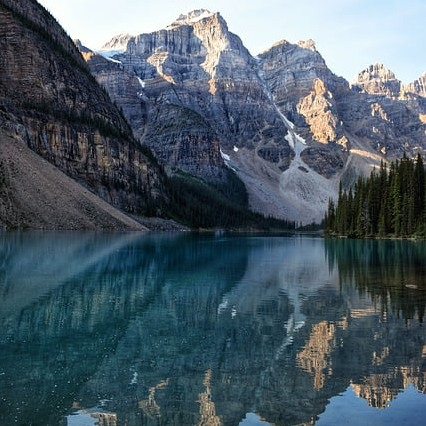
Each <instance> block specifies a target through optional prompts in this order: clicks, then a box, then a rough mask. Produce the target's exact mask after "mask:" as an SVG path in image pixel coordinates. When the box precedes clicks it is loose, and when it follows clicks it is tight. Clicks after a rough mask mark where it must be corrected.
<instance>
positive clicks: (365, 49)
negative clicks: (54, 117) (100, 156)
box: [40, 0, 426, 83]
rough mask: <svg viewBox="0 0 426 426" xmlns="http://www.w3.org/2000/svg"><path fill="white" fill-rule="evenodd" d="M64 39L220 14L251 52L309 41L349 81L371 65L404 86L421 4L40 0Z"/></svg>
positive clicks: (423, 53)
mask: <svg viewBox="0 0 426 426" xmlns="http://www.w3.org/2000/svg"><path fill="white" fill-rule="evenodd" d="M40 3H41V4H43V5H44V6H45V7H46V8H47V9H48V10H49V11H50V12H51V13H52V15H53V16H55V17H56V19H57V20H58V21H59V23H60V24H61V25H62V26H63V27H64V28H65V30H66V31H67V32H68V34H69V35H70V36H71V37H72V38H79V39H81V40H82V42H83V44H85V45H86V46H88V47H90V48H92V49H96V48H99V47H101V45H102V44H104V43H105V42H107V41H108V40H110V39H111V38H112V37H113V36H114V35H117V34H120V33H130V34H135V35H136V34H141V33H146V32H151V31H155V30H159V29H162V28H164V27H166V26H167V25H169V24H170V23H172V22H173V21H174V20H175V19H176V18H177V17H178V16H179V15H180V14H181V13H186V12H189V11H191V10H194V9H201V8H205V9H208V10H210V11H211V12H220V13H221V15H222V16H223V17H224V18H225V20H226V21H227V23H228V27H229V29H230V31H232V32H233V33H236V34H238V35H239V36H240V37H241V39H242V41H243V43H244V44H245V46H246V47H247V48H248V49H249V50H250V52H251V53H252V54H253V55H256V54H258V53H260V52H261V51H263V50H265V49H267V48H269V47H270V46H272V44H274V43H275V42H276V41H278V40H282V39H285V40H288V41H289V42H291V43H296V42H297V41H299V40H306V39H309V38H311V39H313V40H315V42H316V45H317V50H318V51H319V52H320V53H321V55H322V56H323V57H324V59H325V60H326V62H327V65H328V66H329V68H330V69H331V70H332V71H333V72H334V73H335V74H337V75H341V76H343V77H345V78H346V79H347V80H349V81H352V80H353V78H354V77H355V76H356V75H357V74H358V72H360V71H362V70H363V69H364V68H366V67H367V66H368V65H370V64H373V63H376V62H379V63H383V64H384V65H385V66H387V67H388V68H389V69H390V70H392V71H393V72H394V73H395V74H396V76H397V78H399V79H400V80H402V81H403V82H404V83H409V82H412V81H414V80H415V79H417V78H418V77H420V75H422V74H423V73H425V72H426V30H425V26H426V24H425V22H426V1H425V0H182V1H173V0H160V1H156V0H151V1H147V0H119V1H117V0H40Z"/></svg>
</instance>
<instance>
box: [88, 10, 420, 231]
mask: <svg viewBox="0 0 426 426" xmlns="http://www.w3.org/2000/svg"><path fill="white" fill-rule="evenodd" d="M80 47H81V51H82V52H83V54H85V58H86V60H87V63H88V65H89V67H90V69H91V71H92V73H93V75H94V76H95V77H96V79H97V81H98V82H99V83H101V85H103V86H104V87H105V89H106V90H107V92H108V93H109V94H110V96H111V98H112V99H113V100H114V101H115V102H116V104H117V105H118V106H120V107H121V108H122V110H123V112H124V115H125V116H126V118H127V120H128V121H129V123H130V125H131V127H132V129H133V131H134V134H135V136H136V137H137V139H138V140H139V141H140V142H141V143H142V145H146V146H148V147H150V148H151V149H152V150H153V152H154V153H155V155H156V156H157V158H158V159H159V161H160V162H161V163H162V164H164V165H165V166H166V167H170V168H172V169H173V170H176V169H179V170H183V171H185V172H187V173H190V174H193V175H195V176H197V177H199V178H202V179H204V180H206V181H207V182H222V183H223V184H225V185H226V183H227V179H228V178H229V175H228V174H226V173H224V168H225V167H227V168H228V170H232V171H233V172H234V173H236V174H237V176H238V177H239V178H240V179H241V180H242V181H243V182H244V184H245V186H246V189H247V193H248V200H249V205H250V207H251V208H252V209H254V210H255V211H259V212H261V213H263V214H265V215H272V216H275V217H280V218H287V219H293V220H297V221H301V222H304V223H309V222H311V221H313V220H315V221H319V220H321V218H322V216H323V212H324V211H325V209H326V206H327V203H328V199H329V198H330V197H335V196H336V194H337V189H338V183H339V181H340V180H342V181H343V183H344V185H345V186H349V185H350V184H352V183H353V182H354V180H355V179H356V177H357V176H358V175H359V174H360V173H364V174H366V173H369V171H370V170H371V167H372V166H373V165H375V164H376V165H377V164H379V163H380V161H381V160H382V159H384V160H387V159H394V158H398V157H401V156H402V154H403V152H406V153H407V154H408V155H414V154H416V153H417V152H420V153H425V150H426V136H425V130H426V123H425V122H426V120H425V76H423V77H420V78H419V80H417V81H416V82H414V83H412V84H410V85H407V86H404V85H403V84H402V83H401V82H399V81H398V80H397V79H396V77H395V75H394V74H393V73H392V72H391V71H388V70H386V69H385V67H383V66H381V65H375V66H372V67H369V68H368V69H366V70H365V71H363V72H362V73H360V75H359V77H358V80H357V81H356V82H355V83H354V84H352V85H351V84H349V82H347V81H346V80H345V79H343V78H341V77H338V76H336V75H335V74H334V73H333V72H332V71H331V70H330V69H329V68H328V67H327V65H326V63H325V61H324V59H323V58H322V56H321V55H320V53H319V52H318V51H317V50H316V46H315V43H314V42H313V41H312V40H307V41H302V42H299V43H297V44H292V43H289V42H288V41H285V40H283V41H280V42H278V43H276V44H274V45H273V46H272V47H271V48H270V49H268V50H267V51H265V52H263V53H261V54H260V55H259V56H257V57H254V56H252V55H251V54H250V52H249V51H248V50H247V49H246V48H245V47H244V45H243V43H242V41H241V39H240V38H239V37H238V36H237V35H235V34H233V33H232V32H230V31H229V29H228V26H227V23H226V21H225V20H224V19H223V17H222V16H221V15H220V13H211V12H209V11H207V10H204V9H201V10H195V11H192V12H190V13H188V14H183V15H181V16H180V17H179V18H178V19H177V20H176V21H175V22H173V23H172V24H171V25H169V26H168V27H167V28H165V29H162V30H159V31H156V32H153V33H150V34H140V35H137V36H131V35H119V36H116V37H114V38H113V39H112V40H111V41H110V42H109V43H107V44H106V45H105V46H104V47H103V48H102V50H101V51H99V52H97V53H96V52H91V51H90V50H88V49H83V47H82V46H80ZM84 50H86V52H85V53H84Z"/></svg>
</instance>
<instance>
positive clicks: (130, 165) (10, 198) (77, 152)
mask: <svg viewBox="0 0 426 426" xmlns="http://www.w3.org/2000/svg"><path fill="white" fill-rule="evenodd" d="M0 50H1V52H2V54H1V56H0V70H1V72H0V129H1V132H0V140H1V154H2V155H1V158H0V182H1V183H0V226H8V227H10V226H12V227H27V226H29V227H38V228H40V227H41V228H72V229H74V228H100V227H101V228H120V229H122V228H124V229H128V228H132V229H135V228H138V229H141V228H142V227H141V225H140V224H138V223H136V222H135V221H133V220H131V219H129V218H128V217H127V216H125V215H124V214H123V213H121V212H120V211H118V210H117V209H116V208H118V209H120V210H124V211H126V212H130V213H137V214H141V213H158V212H159V211H161V208H162V206H163V205H164V203H165V202H166V200H165V196H164V193H165V192H164V182H163V180H164V178H163V177H162V172H161V170H160V168H159V167H158V166H157V165H156V163H155V161H154V162H153V161H152V160H151V159H150V158H149V153H147V151H146V150H144V149H143V148H141V147H140V145H139V143H138V142H137V141H136V140H135V138H134V136H133V133H132V129H131V128H130V127H129V125H128V123H127V121H126V119H125V118H124V116H123V114H122V113H121V111H120V109H119V108H118V107H117V106H115V105H114V104H113V103H112V102H111V99H110V97H109V95H108V94H107V93H106V91H105V90H103V89H102V88H101V87H100V86H99V84H98V83H97V82H96V80H95V79H94V78H93V76H92V75H91V73H90V71H89V69H88V67H87V64H86V62H85V61H84V59H83V58H82V56H81V54H80V52H79V51H78V49H77V48H76V46H75V44H74V42H73V41H72V40H71V39H70V38H69V37H68V36H67V35H66V33H65V32H64V30H63V29H62V28H61V27H60V25H59V24H58V23H57V22H56V21H55V19H54V18H53V17H52V16H51V15H50V14H49V13H48V12H47V11H46V10H45V9H44V8H43V7H42V6H41V5H39V4H38V3H37V2H36V1H34V0H25V1H21V2H14V1H11V0H0ZM30 150H31V151H32V152H31V151H30ZM43 159H44V160H47V162H48V163H50V164H48V163H47V162H46V161H43ZM112 206H114V207H116V208H113V207H112Z"/></svg>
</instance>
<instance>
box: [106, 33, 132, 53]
mask: <svg viewBox="0 0 426 426" xmlns="http://www.w3.org/2000/svg"><path fill="white" fill-rule="evenodd" d="M130 38H132V36H131V35H130V34H117V35H116V36H114V37H113V38H112V39H111V40H110V41H108V42H107V43H105V44H104V45H103V46H102V50H116V51H124V50H126V46H127V42H128V41H129V39H130Z"/></svg>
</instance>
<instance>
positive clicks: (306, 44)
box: [297, 39, 317, 52]
mask: <svg viewBox="0 0 426 426" xmlns="http://www.w3.org/2000/svg"><path fill="white" fill-rule="evenodd" d="M297 45H298V46H299V47H302V48H303V49H309V50H312V51H313V52H316V51H317V47H316V45H315V41H314V40H312V39H308V40H300V41H299V42H298V43H297Z"/></svg>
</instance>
